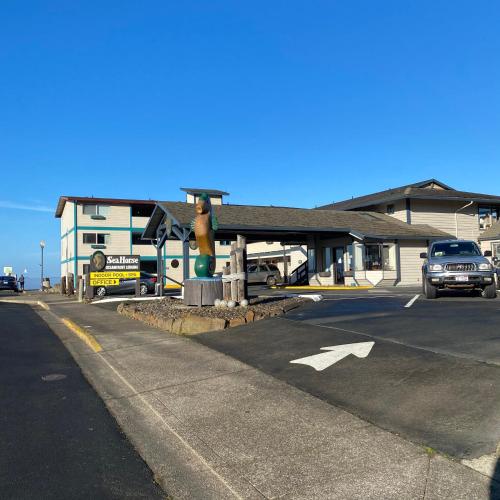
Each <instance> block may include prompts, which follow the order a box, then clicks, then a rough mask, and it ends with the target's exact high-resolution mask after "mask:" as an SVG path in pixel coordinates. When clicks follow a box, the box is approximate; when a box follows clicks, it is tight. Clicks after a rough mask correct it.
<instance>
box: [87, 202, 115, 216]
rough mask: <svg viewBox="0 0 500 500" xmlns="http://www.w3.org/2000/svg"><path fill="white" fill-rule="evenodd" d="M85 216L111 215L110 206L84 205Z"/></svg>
mask: <svg viewBox="0 0 500 500" xmlns="http://www.w3.org/2000/svg"><path fill="white" fill-rule="evenodd" d="M83 213H84V215H102V216H106V215H108V213H109V206H107V205H88V204H86V205H83Z"/></svg>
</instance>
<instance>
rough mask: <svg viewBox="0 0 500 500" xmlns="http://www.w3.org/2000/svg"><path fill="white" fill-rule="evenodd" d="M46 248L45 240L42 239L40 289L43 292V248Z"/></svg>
mask: <svg viewBox="0 0 500 500" xmlns="http://www.w3.org/2000/svg"><path fill="white" fill-rule="evenodd" d="M44 248H45V241H43V240H42V241H40V249H41V251H42V262H41V264H40V267H41V274H40V290H41V291H42V292H43V249H44Z"/></svg>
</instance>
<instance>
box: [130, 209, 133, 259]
mask: <svg viewBox="0 0 500 500" xmlns="http://www.w3.org/2000/svg"><path fill="white" fill-rule="evenodd" d="M132 229H133V228H132V205H130V255H132Z"/></svg>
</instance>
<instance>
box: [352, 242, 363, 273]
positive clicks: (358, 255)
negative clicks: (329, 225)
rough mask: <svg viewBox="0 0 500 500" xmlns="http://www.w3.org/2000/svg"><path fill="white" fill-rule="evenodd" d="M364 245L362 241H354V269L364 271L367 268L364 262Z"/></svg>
mask: <svg viewBox="0 0 500 500" xmlns="http://www.w3.org/2000/svg"><path fill="white" fill-rule="evenodd" d="M364 248H365V247H364V246H363V245H362V244H360V243H354V270H355V271H363V270H364V268H365V262H364V258H363V256H364V252H365V250H364Z"/></svg>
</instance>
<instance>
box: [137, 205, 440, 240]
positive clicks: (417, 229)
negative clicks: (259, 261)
mask: <svg viewBox="0 0 500 500" xmlns="http://www.w3.org/2000/svg"><path fill="white" fill-rule="evenodd" d="M158 207H161V209H162V210H163V211H164V212H166V213H168V214H169V215H170V216H171V217H172V218H173V219H174V221H175V222H176V223H177V224H178V225H179V226H180V227H189V226H190V223H191V220H192V219H193V218H194V216H195V213H194V205H192V204H189V203H182V202H171V201H170V202H169V201H166V202H159V203H158V205H157V209H158ZM213 210H214V212H215V214H216V215H217V219H218V221H219V230H220V231H224V230H226V231H233V230H236V229H239V230H241V231H242V232H244V231H245V230H248V231H250V230H252V231H258V230H262V231H270V232H273V231H275V232H280V231H281V232H286V231H290V232H293V231H295V232H303V233H304V232H308V233H309V232H310V233H313V232H328V231H331V232H336V231H339V232H346V233H349V232H352V233H355V234H359V235H360V236H366V237H375V238H377V237H378V238H397V237H400V238H416V239H432V238H444V237H450V235H449V234H447V233H444V232H443V231H439V230H437V229H436V228H434V227H431V226H427V225H409V224H406V223H405V222H402V221H399V220H397V219H395V218H393V217H390V216H388V215H383V214H379V213H376V212H344V211H335V210H312V209H307V208H287V207H272V206H271V207H263V206H252V205H217V206H213ZM155 212H156V214H153V217H152V219H151V220H150V222H149V223H148V226H147V228H146V230H145V232H144V236H145V237H146V238H153V237H154V236H155V231H156V227H157V226H158V225H159V224H160V223H161V218H162V214H161V213H159V211H158V210H156V211H155Z"/></svg>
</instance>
